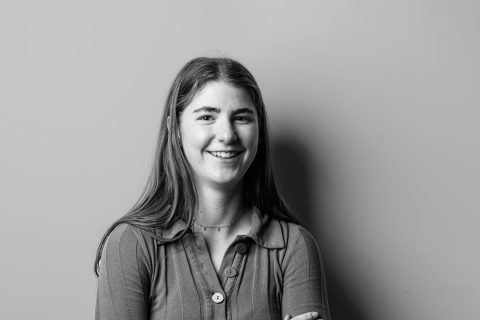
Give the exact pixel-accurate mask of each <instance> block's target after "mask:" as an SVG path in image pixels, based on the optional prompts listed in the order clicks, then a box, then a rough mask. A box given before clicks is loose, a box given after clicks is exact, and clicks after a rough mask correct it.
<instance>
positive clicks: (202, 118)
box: [197, 114, 213, 121]
mask: <svg viewBox="0 0 480 320" xmlns="http://www.w3.org/2000/svg"><path fill="white" fill-rule="evenodd" d="M197 120H204V121H210V120H213V117H212V116H211V115H208V114H206V115H203V116H201V117H199V118H198V119H197Z"/></svg>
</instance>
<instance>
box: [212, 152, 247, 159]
mask: <svg viewBox="0 0 480 320" xmlns="http://www.w3.org/2000/svg"><path fill="white" fill-rule="evenodd" d="M208 153H210V154H211V155H212V156H214V157H216V158H220V159H233V158H235V157H237V156H238V155H239V154H240V153H241V152H240V151H208Z"/></svg>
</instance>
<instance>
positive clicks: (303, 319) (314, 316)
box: [283, 312, 321, 320]
mask: <svg viewBox="0 0 480 320" xmlns="http://www.w3.org/2000/svg"><path fill="white" fill-rule="evenodd" d="M283 320H321V319H319V318H318V313H317V312H307V313H304V314H300V315H298V316H296V317H295V318H292V316H291V315H289V314H287V315H285V318H283Z"/></svg>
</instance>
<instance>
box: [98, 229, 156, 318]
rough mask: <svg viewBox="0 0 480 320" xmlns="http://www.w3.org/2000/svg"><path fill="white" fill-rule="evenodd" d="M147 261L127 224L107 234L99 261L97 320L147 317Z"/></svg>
mask: <svg viewBox="0 0 480 320" xmlns="http://www.w3.org/2000/svg"><path fill="white" fill-rule="evenodd" d="M137 230H138V229H137ZM147 261H148V259H147V257H146V255H145V252H144V250H143V249H142V248H141V247H140V244H139V241H138V238H137V235H136V234H135V232H134V230H133V228H132V227H131V226H130V225H126V224H122V225H119V226H118V227H117V228H116V229H115V230H114V231H113V232H112V233H111V234H110V236H109V238H108V240H107V242H106V244H105V247H104V249H103V253H102V259H101V261H100V274H99V277H98V292H97V305H96V310H95V319H96V320H107V319H108V320H110V319H114V320H126V319H132V320H133V319H135V320H147V319H148V305H149V303H148V301H149V292H150V280H149V279H150V277H149V267H148V266H149V264H148V262H147Z"/></svg>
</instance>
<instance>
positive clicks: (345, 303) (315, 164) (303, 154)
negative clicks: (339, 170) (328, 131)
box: [272, 133, 365, 320]
mask: <svg viewBox="0 0 480 320" xmlns="http://www.w3.org/2000/svg"><path fill="white" fill-rule="evenodd" d="M301 141H303V140H302V139H301V138H299V137H295V136H294V135H293V134H290V133H289V134H282V135H276V136H274V137H273V145H272V147H273V165H274V170H275V176H276V179H277V182H278V185H279V189H280V191H281V192H282V194H283V195H284V196H285V200H286V201H287V202H288V203H289V204H290V206H291V208H292V209H293V210H294V212H295V214H296V216H297V217H298V218H299V220H300V222H301V223H302V224H303V225H305V226H314V225H315V223H318V222H316V221H322V220H324V219H323V218H322V217H325V215H327V214H328V212H325V209H323V206H322V203H325V198H324V195H322V192H321V190H322V184H321V181H314V180H313V179H319V177H320V179H321V177H322V176H325V178H326V175H325V174H324V173H325V172H326V171H325V170H326V168H324V166H322V163H321V161H320V160H318V159H315V157H314V156H313V155H312V153H311V152H310V151H309V150H308V148H307V147H306V146H305V145H303V144H302V142H301ZM314 188H316V190H314ZM318 197H320V198H318ZM322 197H323V198H322ZM314 199H315V201H314ZM319 204H320V205H319ZM314 215H315V216H316V217H315V216H314ZM310 229H311V231H312V233H314V234H315V230H314V228H310ZM316 238H317V242H318V244H319V247H320V250H321V251H322V252H323V251H324V250H325V251H328V250H338V249H337V248H335V247H332V248H326V247H325V246H322V243H321V242H320V241H319V240H318V237H316ZM326 249H328V250H326ZM324 268H325V272H326V278H327V279H326V281H327V290H328V299H329V303H330V311H331V315H332V319H334V320H365V318H364V316H363V315H361V314H360V312H359V308H358V307H357V306H355V305H354V304H353V300H352V299H351V296H349V294H348V292H346V290H345V289H344V288H343V287H342V286H341V281H339V280H340V279H339V277H338V276H337V274H336V272H335V270H333V269H332V268H329V264H328V258H327V259H325V255H324Z"/></svg>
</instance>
